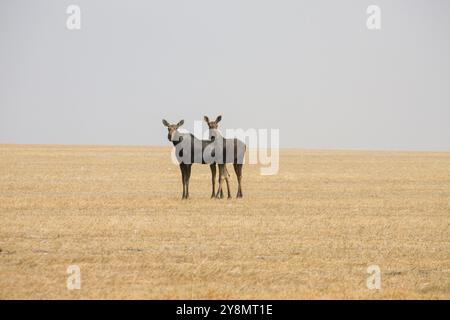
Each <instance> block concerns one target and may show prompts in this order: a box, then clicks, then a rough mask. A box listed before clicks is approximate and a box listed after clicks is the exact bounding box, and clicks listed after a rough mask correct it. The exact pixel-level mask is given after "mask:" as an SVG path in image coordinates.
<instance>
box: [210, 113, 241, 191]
mask: <svg viewBox="0 0 450 320" xmlns="http://www.w3.org/2000/svg"><path fill="white" fill-rule="evenodd" d="M204 120H205V122H206V123H207V124H208V128H209V138H210V139H211V141H213V143H214V149H215V150H216V154H215V156H216V161H217V163H218V164H219V189H218V190H217V193H219V192H220V191H221V190H222V182H223V180H224V179H225V180H226V179H227V178H226V176H227V175H228V172H227V171H226V167H225V164H227V163H232V164H233V167H234V171H235V172H236V176H237V180H238V191H237V195H236V198H242V187H241V182H242V165H243V164H244V157H245V151H246V149H247V147H246V145H245V143H244V142H242V141H241V140H239V139H236V138H234V139H227V138H224V137H223V136H222V134H221V133H220V131H219V122H220V120H222V116H218V117H217V118H216V120H214V121H210V120H209V118H208V117H207V116H204ZM221 165H222V167H221ZM226 182H227V187H228V180H226ZM228 192H229V191H228Z"/></svg>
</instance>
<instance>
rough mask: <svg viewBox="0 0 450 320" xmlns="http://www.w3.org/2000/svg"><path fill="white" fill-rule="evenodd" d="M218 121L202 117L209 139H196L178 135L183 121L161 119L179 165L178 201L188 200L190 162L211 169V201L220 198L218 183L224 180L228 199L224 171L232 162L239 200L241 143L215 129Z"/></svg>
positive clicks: (227, 181) (227, 175)
mask: <svg viewBox="0 0 450 320" xmlns="http://www.w3.org/2000/svg"><path fill="white" fill-rule="evenodd" d="M221 119H222V117H221V116H219V117H217V119H216V120H215V121H209V119H208V117H206V116H205V121H206V122H207V123H208V127H209V137H210V139H209V140H200V139H197V138H196V137H195V136H194V135H193V134H192V133H182V132H180V131H179V130H178V128H179V127H181V126H182V125H183V124H184V120H181V121H179V122H178V123H177V124H170V123H169V122H167V121H166V120H164V119H163V121H162V122H163V125H164V126H165V127H167V130H168V136H167V138H168V140H169V141H171V142H172V143H173V145H174V147H175V156H176V158H177V161H178V163H179V165H180V170H181V176H182V183H183V196H182V199H188V198H189V179H190V177H191V168H192V164H193V163H199V164H209V166H210V169H211V181H212V193H211V198H223V188H222V184H223V181H224V180H225V182H226V185H227V191H228V198H231V194H230V185H229V180H228V179H229V177H230V175H229V173H228V170H227V168H226V164H227V163H233V166H234V170H235V172H236V175H237V179H238V193H237V196H236V197H237V198H242V187H241V180H242V165H243V162H244V156H245V150H246V146H245V143H243V142H242V141H240V140H238V139H226V138H224V137H223V136H222V135H221V133H220V131H219V130H218V123H219V121H220V120H221ZM216 165H217V166H218V168H219V187H218V190H217V193H215V180H216Z"/></svg>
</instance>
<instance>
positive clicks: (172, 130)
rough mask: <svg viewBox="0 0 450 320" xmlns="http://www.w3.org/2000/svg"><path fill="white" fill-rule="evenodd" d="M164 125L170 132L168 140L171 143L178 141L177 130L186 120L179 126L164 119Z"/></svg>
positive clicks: (179, 123)
mask: <svg viewBox="0 0 450 320" xmlns="http://www.w3.org/2000/svg"><path fill="white" fill-rule="evenodd" d="M162 123H163V125H164V126H165V127H167V130H168V134H167V139H169V141H176V139H177V137H176V133H177V132H178V131H177V130H178V128H179V127H181V126H182V125H183V123H184V120H181V121H180V122H178V123H177V124H170V123H169V122H167V121H166V120H164V119H163V121H162Z"/></svg>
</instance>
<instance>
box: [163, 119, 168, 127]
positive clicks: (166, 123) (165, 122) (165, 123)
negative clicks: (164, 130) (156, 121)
mask: <svg viewBox="0 0 450 320" xmlns="http://www.w3.org/2000/svg"><path fill="white" fill-rule="evenodd" d="M162 123H163V125H164V126H166V127H168V126H169V123H168V122H167V121H166V120H165V119H163V121H162Z"/></svg>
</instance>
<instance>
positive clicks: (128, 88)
mask: <svg viewBox="0 0 450 320" xmlns="http://www.w3.org/2000/svg"><path fill="white" fill-rule="evenodd" d="M70 4H77V5H79V6H80V7H81V30H77V31H69V30H67V28H66V19H67V17H68V15H67V14H66V8H67V6H68V5H70ZM371 4H376V5H378V6H379V7H380V8H381V19H382V21H381V30H379V31H370V30H368V29H367V27H366V19H367V16H368V15H367V14H366V9H367V7H368V6H369V5H371ZM204 114H206V115H208V116H210V117H215V116H217V115H218V114H222V115H223V120H222V128H223V129H225V128H279V129H280V144H281V146H282V147H298V148H345V149H402V150H443V151H450V125H449V121H450V1H448V0H432V1H430V0H387V1H385V0H383V1H381V0H372V1H364V0H342V1H335V0H326V1H324V0H310V1H301V0H292V1H287V0H270V1H266V0H264V1H263V0H221V1H218V0H189V1H182V0H164V1H163V0H158V1H149V0H142V1H136V0H131V1H125V0H122V1H111V0H71V1H65V0H64V1H62V0H53V1H50V0H1V1H0V143H45V144H51V143H57V144H140V145H167V144H168V142H167V141H166V139H167V138H166V137H167V132H166V129H165V128H164V127H163V126H162V124H161V119H162V118H165V119H167V120H168V121H170V122H175V121H178V120H180V119H184V120H185V123H186V125H185V127H186V128H187V129H189V130H192V129H193V121H194V120H196V119H197V120H201V119H202V118H203V115H204Z"/></svg>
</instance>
